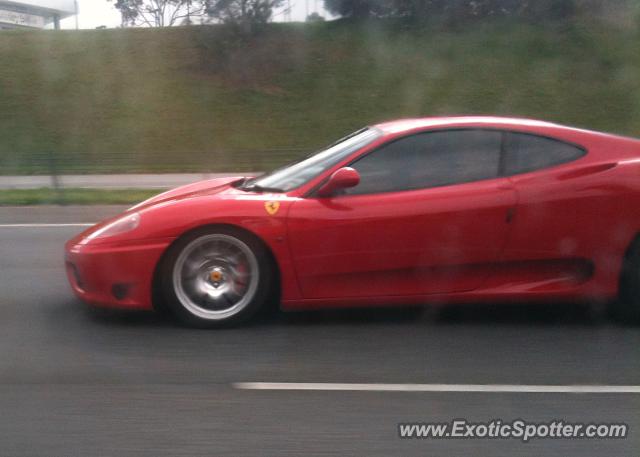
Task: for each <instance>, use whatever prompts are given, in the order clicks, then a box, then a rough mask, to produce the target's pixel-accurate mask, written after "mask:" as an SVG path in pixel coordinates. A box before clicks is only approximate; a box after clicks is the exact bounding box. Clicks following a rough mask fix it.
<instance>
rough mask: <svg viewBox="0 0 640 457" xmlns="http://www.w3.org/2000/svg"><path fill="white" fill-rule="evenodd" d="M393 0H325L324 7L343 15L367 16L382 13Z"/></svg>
mask: <svg viewBox="0 0 640 457" xmlns="http://www.w3.org/2000/svg"><path fill="white" fill-rule="evenodd" d="M392 3H393V0H386V1H385V0H324V7H325V8H326V9H327V10H328V11H330V12H331V13H333V14H337V15H338V16H342V17H353V18H365V17H369V16H376V15H379V14H380V13H381V11H380V9H381V8H384V7H385V6H388V5H390V4H392Z"/></svg>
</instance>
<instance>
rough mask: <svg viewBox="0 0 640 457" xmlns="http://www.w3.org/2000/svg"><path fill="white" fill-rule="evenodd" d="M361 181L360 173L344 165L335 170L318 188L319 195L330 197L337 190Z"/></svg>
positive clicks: (353, 185) (355, 184)
mask: <svg viewBox="0 0 640 457" xmlns="http://www.w3.org/2000/svg"><path fill="white" fill-rule="evenodd" d="M359 183H360V174H359V173H358V172H357V171H356V170H354V169H353V168H351V167H343V168H340V169H339V170H336V171H334V172H333V174H332V175H331V176H330V177H329V180H328V181H327V182H326V183H324V185H323V186H322V187H321V188H320V189H318V197H330V196H331V195H333V194H334V193H335V192H336V191H337V190H341V189H347V188H349V187H355V186H357V185H358V184H359Z"/></svg>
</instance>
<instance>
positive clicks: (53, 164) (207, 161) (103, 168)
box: [0, 148, 310, 176]
mask: <svg viewBox="0 0 640 457" xmlns="http://www.w3.org/2000/svg"><path fill="white" fill-rule="evenodd" d="M308 152H310V149H302V148H297V149H266V150H260V151H256V150H232V151H208V152H204V151H191V152H189V151H181V152H157V151H155V152H141V153H132V152H110V153H104V152H84V153H76V152H65V153H59V152H55V153H54V152H39V153H20V154H10V153H0V175H5V176H6V175H48V176H58V175H77V174H119V173H218V172H236V171H256V170H271V169H273V168H276V167H279V166H282V165H284V164H286V163H289V162H291V161H293V160H296V159H298V158H300V157H302V156H304V155H306V153H308Z"/></svg>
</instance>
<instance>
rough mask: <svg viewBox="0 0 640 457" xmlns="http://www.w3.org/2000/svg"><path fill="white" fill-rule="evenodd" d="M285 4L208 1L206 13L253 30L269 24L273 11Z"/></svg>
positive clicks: (280, 1)
mask: <svg viewBox="0 0 640 457" xmlns="http://www.w3.org/2000/svg"><path fill="white" fill-rule="evenodd" d="M283 3H284V0H207V1H206V12H207V14H208V15H209V16H210V17H211V18H213V19H214V20H217V21H219V22H222V23H224V24H232V25H237V26H240V27H241V28H242V29H243V30H251V29H252V28H253V27H255V26H256V25H260V24H265V23H267V22H269V20H271V17H272V15H273V10H274V9H276V8H278V7H280V6H281V5H282V4H283Z"/></svg>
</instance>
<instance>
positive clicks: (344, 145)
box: [242, 128, 380, 192]
mask: <svg viewBox="0 0 640 457" xmlns="http://www.w3.org/2000/svg"><path fill="white" fill-rule="evenodd" d="M379 136H380V131H379V130H377V129H373V128H364V129H362V130H358V131H357V132H354V133H352V134H351V135H348V136H346V137H344V138H342V139H341V140H338V141H337V142H335V143H333V144H332V145H331V146H329V147H328V148H326V149H323V150H321V151H320V152H317V153H314V154H313V155H311V156H308V157H306V158H305V159H303V160H301V161H300V162H296V163H294V164H291V165H287V166H286V167H284V168H280V169H278V170H275V171H272V172H271V173H267V174H265V175H262V176H259V177H258V178H255V179H252V180H249V181H247V182H246V183H244V184H243V185H242V188H245V189H251V188H254V189H258V190H259V189H264V190H269V191H273V192H276V191H280V192H287V191H290V190H292V189H295V188H296V187H300V186H301V185H303V184H305V183H307V182H309V181H310V180H311V179H313V178H315V177H316V176H318V175H319V174H320V173H322V172H324V171H326V170H328V169H329V168H331V167H332V166H334V165H335V164H337V163H338V162H340V161H341V160H343V159H344V158H346V157H347V156H349V155H350V154H351V153H353V152H355V151H357V150H358V149H360V148H362V147H364V146H366V145H368V144H370V143H371V142H372V141H373V140H375V139H376V138H378V137H379Z"/></svg>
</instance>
